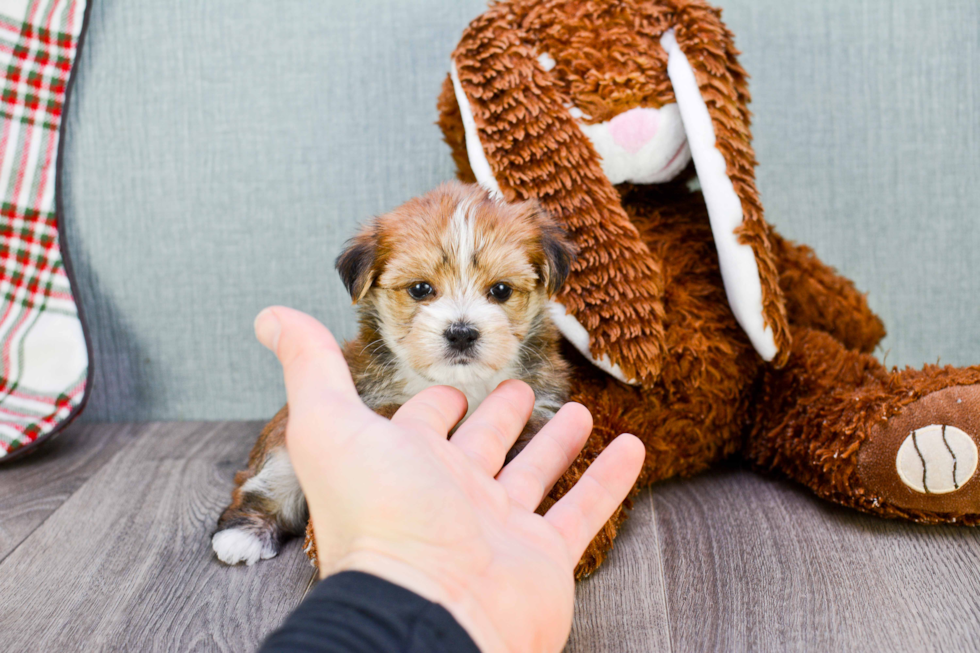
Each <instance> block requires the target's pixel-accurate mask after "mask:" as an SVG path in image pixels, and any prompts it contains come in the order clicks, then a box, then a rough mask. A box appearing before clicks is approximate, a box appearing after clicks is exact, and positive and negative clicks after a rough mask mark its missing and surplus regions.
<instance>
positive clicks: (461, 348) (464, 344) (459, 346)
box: [442, 322, 480, 354]
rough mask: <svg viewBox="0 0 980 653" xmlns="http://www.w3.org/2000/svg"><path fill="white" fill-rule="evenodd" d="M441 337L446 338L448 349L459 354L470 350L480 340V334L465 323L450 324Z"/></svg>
mask: <svg viewBox="0 0 980 653" xmlns="http://www.w3.org/2000/svg"><path fill="white" fill-rule="evenodd" d="M442 335H443V336H445V337H446V342H448V343H449V348H450V349H452V350H453V351H457V352H459V353H461V354H462V353H463V352H465V351H468V350H469V349H470V348H472V347H473V345H474V343H476V341H477V340H478V339H479V338H480V332H479V331H477V330H476V329H475V328H473V326H472V325H470V324H466V323H465V322H456V323H455V324H450V325H449V328H448V329H446V330H445V332H443V334H442Z"/></svg>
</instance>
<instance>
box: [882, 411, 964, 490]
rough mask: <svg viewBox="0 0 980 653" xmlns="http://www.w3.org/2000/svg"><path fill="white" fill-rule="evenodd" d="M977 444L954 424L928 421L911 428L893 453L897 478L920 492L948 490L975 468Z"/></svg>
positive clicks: (960, 482)
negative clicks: (919, 426) (924, 424)
mask: <svg viewBox="0 0 980 653" xmlns="http://www.w3.org/2000/svg"><path fill="white" fill-rule="evenodd" d="M977 457H978V456H977V445H976V443H975V442H974V441H973V438H971V437H970V436H969V435H967V434H966V433H965V432H963V431H962V430H961V429H958V428H956V427H955V426H948V425H946V424H930V425H929V426H923V427H922V428H918V429H916V430H914V431H912V432H911V433H910V434H909V435H908V437H907V438H905V441H904V442H903V443H902V446H901V447H900V448H899V450H898V455H897V456H896V457H895V468H896V470H897V471H898V476H899V478H901V479H902V482H903V483H905V485H906V486H908V487H909V488H910V489H912V490H914V491H916V492H920V493H922V494H948V493H949V492H955V491H957V490H959V489H960V488H961V487H963V486H964V485H965V484H966V482H967V481H969V480H970V479H971V478H973V475H974V473H975V472H976V470H977Z"/></svg>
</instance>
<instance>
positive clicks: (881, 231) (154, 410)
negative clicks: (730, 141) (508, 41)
mask: <svg viewBox="0 0 980 653" xmlns="http://www.w3.org/2000/svg"><path fill="white" fill-rule="evenodd" d="M720 4H721V5H722V6H723V7H725V14H724V16H725V19H726V21H727V22H728V25H729V27H730V28H731V29H732V30H733V31H734V32H735V34H736V41H737V43H738V45H739V46H740V47H741V49H742V50H743V51H744V55H743V58H742V62H743V64H744V65H745V67H746V68H747V69H748V71H749V72H750V73H751V74H752V75H753V79H752V90H753V94H754V98H755V101H754V103H753V105H752V108H753V111H754V112H755V115H756V119H755V127H754V131H755V142H756V152H757V155H758V158H759V160H760V162H761V165H760V168H759V187H760V190H761V192H762V198H763V203H764V205H765V206H766V208H767V217H768V219H769V220H770V221H771V222H772V223H773V224H775V225H776V226H777V228H778V229H779V230H780V231H781V232H782V233H784V234H785V235H786V236H788V237H791V238H794V239H797V240H799V241H803V242H806V243H809V244H811V245H813V246H814V247H815V248H816V249H817V251H818V253H819V254H820V255H821V257H822V258H823V259H824V260H825V261H827V262H829V263H831V264H833V265H836V266H837V267H838V268H839V269H840V270H842V271H843V272H844V273H845V274H847V275H848V276H850V277H851V278H852V279H854V280H855V281H856V282H857V283H858V285H859V287H860V288H862V289H864V290H866V291H869V292H870V302H871V305H872V307H873V308H874V309H875V310H877V311H878V312H879V313H880V314H881V315H882V316H883V317H884V318H885V320H886V324H887V325H888V327H889V331H890V335H889V337H888V339H887V340H886V341H885V343H884V350H886V351H888V352H889V353H888V357H887V362H888V363H889V364H891V363H894V364H912V365H919V364H921V363H923V362H935V360H936V359H937V358H941V359H942V360H943V361H946V362H951V363H956V364H969V363H978V362H980V337H978V336H977V333H978V329H977V324H978V322H980V302H978V301H977V298H978V295H980V275H978V274H977V270H980V247H978V245H980V236H978V235H977V230H976V228H975V225H974V223H975V220H976V218H977V214H978V210H977V206H978V204H980V190H978V185H977V183H976V180H977V179H978V178H980V126H978V125H980V122H978V108H977V105H978V102H980V47H978V41H977V38H976V25H977V24H980V5H978V4H977V3H976V2H974V1H973V0H960V1H953V0H943V1H941V2H927V1H925V0H916V1H912V0H903V1H901V2H892V1H888V0H816V1H814V2H785V1H784V0H725V1H724V2H720ZM483 6H484V3H483V2H482V0H465V1H461V0H416V1H414V2H398V1H397V0H388V1H385V0H358V1H357V2H350V1H348V0H342V1H337V0H333V1H330V2H323V1H322V0H320V1H314V0H305V1H301V0H288V1H286V0H280V1H279V2H275V3H271V2H267V1H264V2H259V1H255V0H252V1H249V2H245V1H244V0H208V1H207V2H200V3H186V2H159V0H103V1H101V2H98V3H96V4H95V6H94V7H93V11H92V18H91V24H90V26H89V33H88V37H87V41H86V46H85V51H84V52H83V54H82V57H81V59H80V62H79V66H78V69H77V72H76V74H77V75H78V78H77V84H76V86H75V90H74V96H73V98H72V100H71V106H70V110H69V113H68V117H67V119H68V127H67V135H66V143H65V159H64V165H65V173H64V176H63V181H64V183H65V187H64V198H65V211H66V216H65V217H66V221H67V223H68V231H67V234H66V236H67V238H68V243H69V246H70V248H71V254H72V257H73V260H74V263H75V269H76V273H77V276H78V281H79V283H80V285H81V288H80V291H81V292H80V294H81V301H82V303H83V306H84V308H85V310H86V313H87V317H88V322H89V327H90V331H91V333H92V335H93V338H94V345H95V360H94V364H95V366H96V367H95V387H94V391H93V395H92V398H91V401H90V403H89V408H88V411H87V414H86V417H87V419H90V420H94V419H99V420H106V419H110V420H123V419H126V420H133V419H136V420H144V419H187V418H195V419H196V418H204V419H218V418H222V419H232V418H263V417H268V416H269V415H271V414H272V413H273V412H274V411H275V410H276V409H277V408H278V407H279V406H280V405H281V403H282V401H283V392H282V387H281V381H280V379H279V371H278V368H277V366H276V365H275V363H274V360H273V358H272V356H271V354H269V353H268V352H266V351H265V350H264V349H262V348H261V347H260V346H259V345H258V344H257V343H256V342H255V341H254V339H253V338H252V333H251V323H252V318H253V317H254V315H255V314H256V313H257V312H258V311H259V309H261V308H262V307H263V306H266V305H268V304H272V303H281V304H287V305H291V306H294V307H296V308H299V309H302V310H305V311H308V312H310V313H312V314H313V315H315V316H317V317H318V318H320V319H321V320H323V321H324V322H325V323H326V324H327V325H328V326H330V327H331V328H332V329H333V330H334V332H335V333H336V334H337V335H338V336H340V337H345V336H350V335H352V334H353V332H354V321H353V311H352V309H351V307H350V301H349V298H348V297H347V296H346V294H345V293H344V290H343V288H342V286H341V284H340V282H339V280H338V278H337V276H336V274H335V272H334V271H333V259H334V257H335V256H336V255H337V253H338V252H339V250H340V247H341V245H342V243H343V241H344V240H345V239H346V238H347V237H348V236H350V235H351V233H352V232H353V230H354V228H355V225H356V224H357V223H358V222H359V221H361V220H363V219H365V218H367V217H369V216H371V215H372V214H377V213H381V212H383V211H385V210H387V209H389V208H392V207H393V206H395V205H397V204H399V203H400V202H402V201H404V200H406V199H408V198H409V197H411V196H413V195H416V194H419V193H421V192H424V191H425V190H427V189H429V188H431V187H432V186H434V185H436V184H437V183H438V182H440V181H442V180H444V179H447V178H449V177H451V176H452V174H453V166H452V162H451V160H450V157H449V153H448V149H447V148H446V147H445V145H444V144H443V143H442V142H441V135H440V133H439V131H438V129H437V128H436V127H435V125H434V124H433V122H434V121H435V119H436V111H435V100H436V96H437V94H438V92H439V88H440V84H441V82H442V79H443V76H444V75H445V72H446V70H447V63H448V57H449V53H450V52H451V50H452V48H453V46H454V45H455V43H456V42H457V40H458V38H459V34H460V32H461V31H462V29H463V28H464V26H465V25H466V23H467V22H468V21H469V20H470V19H472V18H473V17H475V16H476V15H478V14H479V13H480V11H482V8H483Z"/></svg>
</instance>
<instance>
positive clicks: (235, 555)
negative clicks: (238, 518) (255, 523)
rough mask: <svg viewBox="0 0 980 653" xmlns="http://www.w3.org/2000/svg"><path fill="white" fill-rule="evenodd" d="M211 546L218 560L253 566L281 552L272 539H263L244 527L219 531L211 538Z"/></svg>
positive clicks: (230, 563)
mask: <svg viewBox="0 0 980 653" xmlns="http://www.w3.org/2000/svg"><path fill="white" fill-rule="evenodd" d="M211 547H212V548H213V549H214V552H215V554H216V555H217V556H218V560H220V561H221V562H223V563H225V564H228V565H237V564H238V563H239V562H244V563H245V564H246V565H248V566H252V565H254V564H255V563H256V562H258V561H259V560H268V559H269V558H273V557H275V555H276V554H277V553H279V551H278V550H277V549H276V547H275V546H274V544H273V543H272V541H271V540H267V541H263V538H261V537H259V536H258V535H256V534H255V533H252V532H250V531H247V530H245V529H242V528H228V529H225V530H223V531H218V532H217V533H215V534H214V537H212V538H211Z"/></svg>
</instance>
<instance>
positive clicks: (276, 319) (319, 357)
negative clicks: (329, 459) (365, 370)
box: [255, 306, 363, 414]
mask: <svg viewBox="0 0 980 653" xmlns="http://www.w3.org/2000/svg"><path fill="white" fill-rule="evenodd" d="M255 336H256V337H257V338H258V339H259V342H261V343H262V344H263V345H265V346H266V347H268V348H269V349H270V350H271V351H272V352H273V353H274V354H275V355H276V357H277V358H278V359H279V363H280V364H281V365H282V372H283V378H284V379H285V382H286V397H287V401H288V403H289V412H290V413H291V414H302V413H304V412H306V411H310V410H313V409H315V408H318V407H320V408H322V407H323V405H324V404H325V403H334V402H336V403H339V404H348V405H349V406H350V407H351V408H354V407H355V406H363V404H362V403H361V400H360V398H359V397H358V395H357V390H356V389H355V387H354V381H353V380H352V379H351V376H350V370H349V369H348V368H347V361H346V360H344V355H343V353H342V352H341V351H340V347H339V346H338V345H337V341H336V340H334V337H333V335H332V334H331V333H330V331H328V330H327V328H326V327H325V326H323V325H322V324H320V323H319V322H318V321H317V320H316V319H314V318H313V317H310V316H309V315H307V314H306V313H301V312H300V311H296V310H293V309H291V308H286V307H285V306H271V307H269V308H267V309H265V310H263V311H262V312H261V313H259V314H258V316H257V317H256V318H255Z"/></svg>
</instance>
